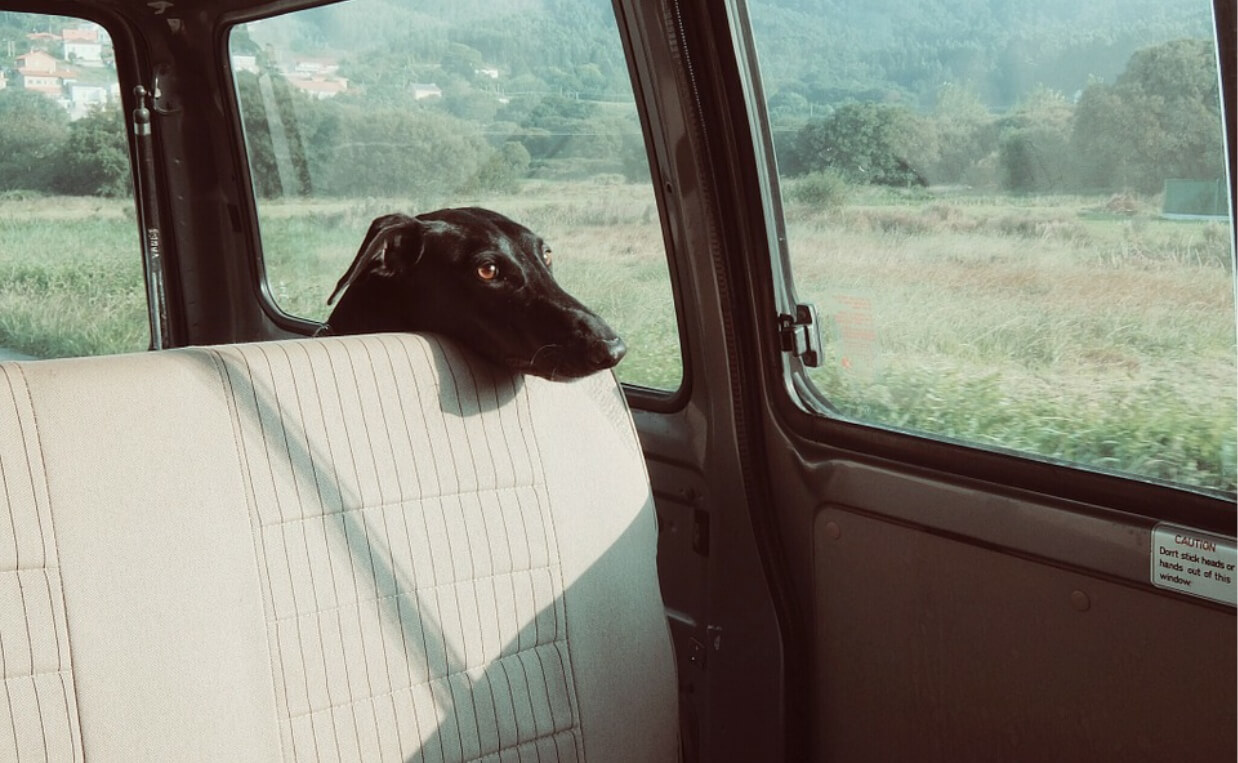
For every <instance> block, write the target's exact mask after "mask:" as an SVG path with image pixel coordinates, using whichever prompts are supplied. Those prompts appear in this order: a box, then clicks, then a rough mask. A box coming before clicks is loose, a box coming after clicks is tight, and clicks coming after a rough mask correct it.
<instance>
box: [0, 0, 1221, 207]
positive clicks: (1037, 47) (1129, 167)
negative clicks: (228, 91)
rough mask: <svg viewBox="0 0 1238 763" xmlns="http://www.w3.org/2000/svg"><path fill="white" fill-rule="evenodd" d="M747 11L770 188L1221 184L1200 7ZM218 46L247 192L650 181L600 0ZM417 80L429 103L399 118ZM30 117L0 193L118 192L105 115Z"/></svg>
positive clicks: (385, 14)
mask: <svg viewBox="0 0 1238 763" xmlns="http://www.w3.org/2000/svg"><path fill="white" fill-rule="evenodd" d="M747 7H748V10H749V15H750V19H751V26H752V29H753V34H754V37H755V40H756V44H757V50H758V54H759V57H760V68H761V74H762V77H763V84H764V91H765V93H766V95H767V98H768V101H767V107H768V112H769V115H770V120H771V123H772V127H773V131H774V139H775V145H776V148H777V153H778V159H779V163H780V168H781V170H782V171H783V173H784V174H812V173H826V174H829V175H832V176H836V177H838V178H840V179H841V180H843V181H845V182H849V183H877V184H886V185H926V184H931V185H938V184H965V185H971V186H974V187H982V188H993V189H1004V190H1009V191H1017V192H1045V191H1063V190H1086V191H1111V190H1131V191H1137V192H1142V193H1155V192H1156V191H1157V190H1159V188H1160V184H1161V183H1162V182H1163V181H1164V180H1165V179H1166V178H1169V177H1189V178H1194V177H1199V178H1205V179H1206V178H1211V177H1214V176H1215V174H1216V172H1217V169H1216V168H1217V167H1219V166H1222V165H1223V162H1222V161H1221V157H1220V151H1221V147H1220V132H1219V101H1218V95H1217V88H1216V59H1215V53H1214V52H1213V45H1212V43H1211V41H1210V40H1211V19H1210V9H1209V5H1208V4H1207V3H1206V2H1203V0H1092V1H1091V2H1079V1H1078V0H1035V1H1033V0H863V2H861V1H860V0H751V1H750V2H749V3H748V4H747ZM49 18H51V17H46V16H37V15H33V14H19V13H11V12H5V13H0V54H3V53H5V52H13V53H15V54H20V53H21V52H24V48H25V47H26V46H28V45H29V39H30V38H29V35H30V34H31V33H32V32H40V31H48V30H50V29H53V28H54V26H55V25H54V24H52V23H50V22H49V21H48V19H49ZM230 49H231V52H232V54H233V55H234V56H235V55H238V54H240V55H246V56H252V57H253V58H254V59H255V60H256V61H257V62H258V64H257V65H256V67H255V69H256V71H254V72H248V71H239V72H238V73H237V84H238V90H239V95H240V100H241V105H242V112H243V115H244V121H245V127H246V132H247V136H248V138H249V144H250V151H251V154H252V156H251V161H252V163H253V164H254V165H255V166H256V167H259V168H261V167H269V168H270V169H271V170H272V171H271V172H270V173H261V172H260V173H256V175H257V176H258V177H260V178H264V179H261V180H260V184H261V187H260V188H259V192H260V193H262V194H263V195H299V194H305V193H309V192H313V193H316V194H338V195H348V194H355V193H383V192H387V191H391V190H393V189H394V188H395V187H396V186H398V185H400V184H401V183H404V184H406V183H407V182H408V178H409V177H410V176H418V177H420V178H421V182H422V183H424V184H426V185H428V186H443V187H451V188H457V189H458V188H461V187H467V186H468V185H470V184H472V185H475V186H477V187H484V188H489V189H501V188H504V187H507V188H513V189H514V187H515V185H514V184H515V183H516V182H518V181H519V179H520V178H522V177H528V176H539V177H552V178H553V177H584V176H592V175H597V174H617V175H623V176H624V177H626V178H628V179H629V180H633V179H639V178H642V177H643V173H644V172H646V171H647V170H646V169H645V167H646V163H645V160H644V153H643V152H644V149H643V145H642V141H641V135H640V127H639V122H638V120H637V117H636V115H635V113H634V111H633V110H632V108H631V104H632V95H631V85H630V81H629V74H628V69H627V65H626V63H625V61H624V59H623V55H622V48H621V46H620V45H618V44H617V30H616V28H615V21H614V16H613V11H612V8H611V3H610V2H609V0H419V1H418V2H408V1H406V0H358V1H357V2H352V3H341V4H335V5H326V6H321V7H318V8H315V9H310V10H307V11H302V12H298V13H295V14H290V15H287V16H283V17H279V18H276V19H271V20H268V21H262V22H257V23H254V24H249V25H245V26H243V27H238V28H237V29H236V30H235V31H234V33H233V34H232V36H231V40H230ZM297 55H300V56H307V57H308V56H314V57H320V58H329V59H331V60H333V61H335V62H336V63H337V64H338V76H339V77H340V78H341V79H342V80H345V81H347V83H348V86H347V89H346V90H344V91H343V92H341V93H340V94H339V95H337V96H335V97H334V98H330V99H327V100H315V99H312V98H310V97H309V96H307V95H305V94H304V93H303V92H299V91H297V90H296V89H295V88H291V87H289V86H288V83H287V82H286V81H283V80H282V78H281V71H283V69H282V68H281V67H282V66H285V65H286V64H285V62H282V61H281V60H280V59H287V58H288V57H289V56H297ZM0 65H3V66H6V67H7V66H9V65H11V62H6V63H3V64H0ZM483 72H488V73H485V74H483ZM263 76H266V77H268V78H269V80H270V83H271V87H269V88H266V90H265V95H264V91H263V88H262V87H260V81H261V78H262V77H263ZM418 83H429V84H432V85H433V86H434V87H435V88H438V89H439V90H441V97H438V98H434V99H428V100H425V101H421V100H414V99H413V98H412V97H410V88H413V87H415V86H417V84H418ZM38 98H43V96H34V95H33V94H30V93H22V92H19V91H17V90H15V89H14V88H8V89H6V90H2V91H0V190H3V189H5V188H9V189H11V188H15V187H27V188H34V189H36V190H46V191H52V192H60V193H116V192H120V191H121V190H123V189H124V188H125V184H126V183H127V171H126V169H125V168H126V163H125V161H124V132H123V128H121V127H120V125H121V124H122V121H121V119H120V115H119V113H118V111H117V109H115V108H113V109H111V110H110V111H108V110H105V111H103V112H100V113H99V114H96V115H92V116H91V117H89V118H87V119H83V120H77V121H74V122H69V120H68V119H67V117H65V116H64V115H63V114H61V113H58V112H57V110H56V109H55V108H49V102H40V101H39V100H37V99H38ZM44 100H45V101H47V99H44ZM268 110H277V111H278V112H279V113H278V114H275V113H274V112H269V111H268ZM274 116H279V117H280V118H279V119H278V120H277V121H278V122H279V123H280V124H282V125H284V126H289V125H291V126H294V127H295V128H296V135H295V138H296V140H295V142H294V143H295V145H294V146H293V147H292V160H293V161H292V164H293V165H294V169H295V171H293V172H291V173H289V172H284V173H282V174H281V173H278V172H275V171H274V170H275V169H276V167H275V163H276V160H275V156H274V155H273V153H272V152H273V144H272V139H271V136H270V118H271V117H274ZM17 124H22V125H25V126H27V127H28V126H30V125H35V126H37V127H38V128H39V129H37V130H29V129H26V130H17V129H6V125H17ZM112 130H116V131H117V132H116V134H115V136H113V135H112V133H111V132H110V131H112ZM384 145H389V146H390V147H391V148H390V150H388V151H384V150H371V151H361V150H358V149H357V147H359V146H369V147H381V146H384ZM349 147H352V148H349ZM443 157H449V158H451V159H452V160H453V162H454V164H453V165H452V166H450V167H447V166H446V163H444V162H443V161H441V159H442V158H443ZM359 164H361V165H363V166H366V167H367V168H368V169H370V170H371V172H369V173H365V174H364V176H365V182H366V183H368V185H367V187H366V188H357V187H355V186H356V183H357V182H358V181H357V180H356V178H358V177H359V176H361V175H362V174H363V173H358V172H355V171H354V170H356V169H357V167H358V165H359ZM333 168H335V169H333ZM311 169H312V171H311ZM337 169H338V170H339V171H336V170H337Z"/></svg>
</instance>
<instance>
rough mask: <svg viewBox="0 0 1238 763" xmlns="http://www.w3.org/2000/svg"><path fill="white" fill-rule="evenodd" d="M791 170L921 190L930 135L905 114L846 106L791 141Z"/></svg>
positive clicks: (931, 148) (931, 151)
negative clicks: (793, 158) (793, 163)
mask: <svg viewBox="0 0 1238 763" xmlns="http://www.w3.org/2000/svg"><path fill="white" fill-rule="evenodd" d="M795 152H796V154H797V162H796V166H798V167H799V168H801V169H802V170H804V171H806V172H815V171H820V170H834V171H836V172H838V173H840V174H842V176H843V177H845V178H846V179H847V180H849V181H851V182H853V183H869V184H875V185H893V186H908V185H926V184H927V182H928V181H927V178H926V177H925V175H924V168H925V167H926V166H927V165H928V164H929V163H931V162H932V161H933V160H934V159H935V154H936V146H935V141H934V138H933V135H932V131H931V130H930V129H929V128H928V126H927V125H926V124H925V123H924V121H923V120H922V119H921V118H920V117H918V116H916V115H915V114H914V113H913V112H912V111H911V110H910V109H907V108H905V107H903V106H891V105H888V104H880V103H849V104H846V105H844V106H842V107H840V108H839V109H838V110H837V111H835V112H834V113H833V114H831V115H830V116H829V117H826V118H825V119H824V120H821V121H818V122H810V123H809V124H807V125H805V126H804V128H803V129H802V130H800V132H799V135H798V136H796V146H795Z"/></svg>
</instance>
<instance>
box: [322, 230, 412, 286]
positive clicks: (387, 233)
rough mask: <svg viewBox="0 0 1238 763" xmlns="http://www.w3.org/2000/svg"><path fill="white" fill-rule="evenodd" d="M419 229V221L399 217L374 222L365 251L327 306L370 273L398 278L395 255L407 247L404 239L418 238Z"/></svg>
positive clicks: (351, 267) (363, 247)
mask: <svg viewBox="0 0 1238 763" xmlns="http://www.w3.org/2000/svg"><path fill="white" fill-rule="evenodd" d="M419 227H420V224H419V222H418V221H417V220H416V219H415V218H412V217H409V216H408V215H403V214H399V213H396V214H391V215H383V216H382V217H378V218H375V220H374V222H372V223H370V230H369V232H368V233H366V234H365V240H363V241H362V242H361V248H360V249H358V250H357V256H356V257H354V258H353V261H352V264H351V265H349V266H348V270H347V271H345V273H344V275H343V276H342V277H341V278H340V280H339V282H338V283H336V284H335V291H333V292H331V296H330V297H328V298H327V304H328V305H330V304H332V303H334V302H335V298H336V297H338V296H339V295H340V293H341V292H343V291H344V290H345V289H347V288H348V287H349V286H351V285H352V283H353V281H356V280H357V279H358V278H360V277H361V276H362V275H364V274H366V273H371V274H373V275H378V276H392V275H395V273H396V269H397V268H396V265H395V263H394V261H393V258H392V257H391V252H392V251H394V250H396V249H399V248H400V247H402V246H403V245H404V244H405V241H404V238H405V237H407V236H412V235H415V234H416V233H417V232H418V229H419ZM418 259H420V255H418ZM413 264H416V262H415V261H414V263H413Z"/></svg>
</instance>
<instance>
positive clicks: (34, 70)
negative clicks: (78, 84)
mask: <svg viewBox="0 0 1238 763" xmlns="http://www.w3.org/2000/svg"><path fill="white" fill-rule="evenodd" d="M71 73H72V72H69V71H67V70H62V69H60V67H59V62H58V61H57V60H56V59H55V58H53V57H52V56H50V55H48V54H46V53H44V52H43V51H41V50H32V51H30V52H29V53H26V54H25V55H21V56H18V57H17V83H16V84H17V86H18V87H20V88H22V89H24V90H33V91H35V92H38V93H44V94H46V95H53V96H59V95H60V91H61V89H62V88H63V85H64V78H65V76H66V75H69V74H71Z"/></svg>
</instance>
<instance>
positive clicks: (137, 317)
mask: <svg viewBox="0 0 1238 763" xmlns="http://www.w3.org/2000/svg"><path fill="white" fill-rule="evenodd" d="M848 194H849V196H848V199H847V201H846V203H845V204H841V205H837V206H832V207H830V208H824V209H823V208H821V207H820V206H819V205H808V204H798V203H795V202H791V203H789V205H788V207H787V210H786V213H787V224H788V234H789V241H790V246H791V251H792V260H793V267H794V270H795V275H796V281H797V287H798V289H799V291H800V296H801V298H803V299H805V300H808V301H812V302H815V303H816V304H817V305H818V307H819V308H820V309H821V313H822V316H823V318H825V324H826V325H825V327H824V328H825V334H826V337H827V340H826V344H827V353H826V355H827V357H826V364H825V366H824V367H823V368H821V369H817V370H815V371H814V372H813V377H814V380H815V381H816V383H817V385H818V386H819V387H820V389H821V390H822V391H823V392H824V393H825V394H826V396H827V397H828V398H829V399H830V401H831V403H832V404H833V405H834V406H836V408H837V409H838V410H839V411H840V412H841V413H843V414H844V415H847V416H851V417H854V418H857V419H861V420H866V421H872V422H876V423H881V424H885V425H889V426H895V427H904V428H909V429H915V430H921V431H926V432H930V433H933V434H935V435H938V436H942V437H947V438H954V439H959V440H963V441H968V442H978V443H981V444H984V445H987V446H992V447H999V448H1009V449H1013V450H1019V451H1025V452H1031V453H1036V454H1039V455H1041V456H1044V457H1048V458H1051V459H1061V460H1065V461H1071V462H1078V463H1082V464H1086V465H1089V466H1092V467H1097V468H1103V469H1115V470H1118V471H1122V472H1127V473H1133V474H1138V475H1143V476H1146V477H1150V478H1154V479H1164V480H1170V481H1174V482H1180V483H1183V484H1188V485H1195V486H1199V487H1204V488H1210V489H1214V490H1222V491H1233V490H1234V488H1235V468H1234V465H1235V460H1236V458H1238V455H1236V453H1235V428H1236V420H1238V419H1236V417H1238V412H1236V411H1235V384H1236V371H1235V338H1234V331H1235V321H1234V307H1233V299H1234V282H1233V272H1232V259H1231V254H1230V248H1229V247H1230V244H1229V241H1230V235H1231V234H1230V231H1229V228H1228V226H1227V225H1222V224H1219V223H1216V222H1171V221H1165V220H1161V219H1160V218H1159V217H1158V215H1157V214H1156V213H1157V207H1156V205H1155V203H1154V200H1153V201H1148V200H1139V199H1128V198H1079V197H1040V198H1010V197H998V196H982V195H976V194H967V193H933V194H929V193H926V192H920V193H915V194H905V193H896V192H891V191H879V190H862V191H861V190H855V189H849V190H848ZM788 197H789V198H795V196H794V194H788ZM450 203H452V204H469V203H476V204H481V205H484V206H489V207H492V208H494V209H497V210H499V211H502V212H504V213H506V214H509V215H511V216H513V217H514V218H516V219H518V220H520V221H521V222H524V223H525V224H527V225H528V226H529V227H531V228H533V229H535V230H537V231H539V232H540V233H541V234H542V235H543V236H544V237H545V238H546V239H547V240H548V241H549V242H550V245H551V246H552V247H553V249H554V251H555V269H556V274H557V275H558V277H559V278H560V280H561V281H562V282H564V284H565V285H566V286H567V287H568V289H569V291H572V292H573V293H574V294H576V295H577V296H579V297H580V298H581V299H582V301H584V302H585V303H586V304H589V305H591V306H593V307H595V309H597V310H598V311H599V312H600V313H601V314H603V315H604V316H605V317H606V318H607V319H608V320H609V321H610V322H611V323H612V325H614V326H615V328H616V329H617V330H619V332H620V333H621V334H623V335H624V337H625V339H627V341H628V344H629V347H630V348H631V351H630V354H629V357H628V358H627V359H626V360H625V361H624V362H623V364H622V365H621V366H620V372H621V374H620V375H621V376H622V377H623V378H624V379H625V380H628V381H633V382H636V383H641V384H646V385H651V386H660V387H664V388H673V387H675V386H676V385H677V384H678V383H679V379H680V373H681V371H680V359H679V350H678V340H677V337H676V330H675V319H674V310H673V305H672V302H671V298H670V291H669V288H668V279H667V270H666V264H665V261H664V259H663V254H662V238H661V232H660V230H659V228H658V223H657V213H656V209H655V207H654V203H653V199H652V197H651V196H650V193H649V190H648V188H647V187H646V188H638V187H633V186H627V185H623V184H618V183H580V184H567V183H553V184H552V183H541V184H530V185H529V186H528V187H527V188H526V189H525V190H524V192H523V193H521V194H520V195H518V196H504V197H497V198H476V199H459V198H456V199H452V200H451V201H450ZM438 205H439V204H437V203H434V200H430V201H426V200H422V202H421V203H417V202H414V201H413V200H410V199H383V200H354V201H322V202H317V201H315V202H308V201H301V202H277V203H266V204H264V205H263V207H262V229H263V236H264V246H265V256H266V258H267V262H268V273H269V275H270V281H271V289H272V292H273V293H274V294H275V296H276V299H277V301H278V302H279V303H280V305H281V306H283V307H284V308H285V309H287V310H288V311H290V312H293V313H296V314H300V315H304V316H307V317H310V318H321V317H324V316H325V315H326V313H327V311H328V309H329V308H327V306H326V304H325V300H326V297H327V295H328V294H329V293H330V291H331V289H332V287H333V286H334V284H335V281H336V279H337V278H338V276H339V274H340V273H341V272H342V271H343V269H344V268H345V267H346V265H347V264H348V262H349V261H350V260H351V258H352V256H353V254H354V253H355V251H356V247H357V245H358V244H359V242H360V237H361V235H362V234H363V232H364V230H365V228H366V227H367V225H368V223H369V220H370V219H371V218H373V217H374V216H376V215H378V214H382V213H385V212H388V211H393V210H405V211H414V212H415V211H420V210H425V209H429V208H433V207H434V206H438ZM138 264H139V263H138V257H137V234H136V231H135V229H134V225H133V221H132V212H131V211H128V210H127V207H126V205H124V204H121V203H118V202H101V201H97V200H82V199H55V200H49V199H41V200H29V201H22V200H0V347H5V348H9V349H14V350H18V351H22V352H27V353H29V354H32V355H37V356H56V355H75V354H88V353H92V352H118V351H126V350H137V349H142V348H144V347H145V346H146V343H147V338H146V318H145V312H144V299H143V291H142V279H141V271H140V269H139V267H138Z"/></svg>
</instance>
